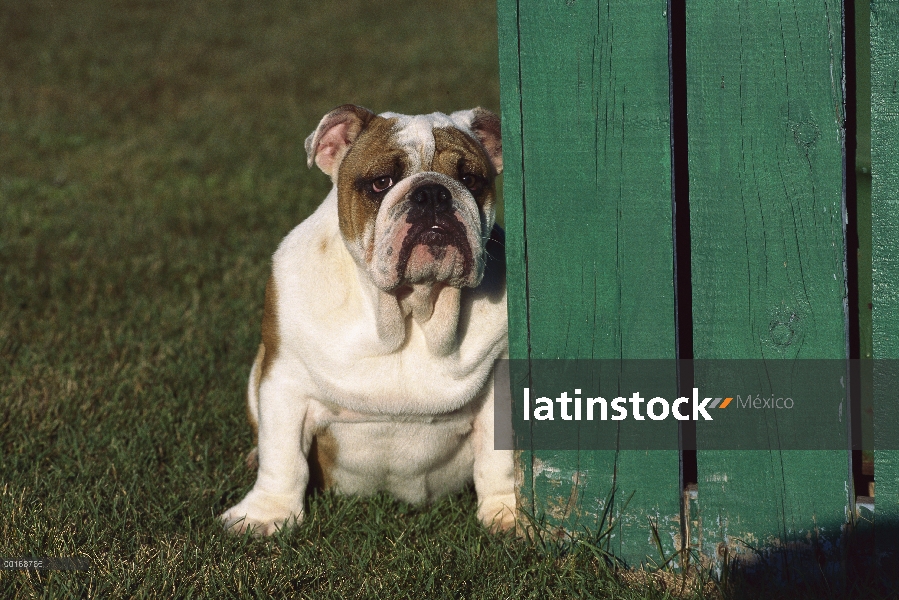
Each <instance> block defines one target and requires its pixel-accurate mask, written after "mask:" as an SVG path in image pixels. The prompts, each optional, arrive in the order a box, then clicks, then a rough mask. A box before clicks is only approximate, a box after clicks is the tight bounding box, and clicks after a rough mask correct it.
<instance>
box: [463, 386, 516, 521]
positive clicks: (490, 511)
mask: <svg viewBox="0 0 899 600" xmlns="http://www.w3.org/2000/svg"><path fill="white" fill-rule="evenodd" d="M493 394H494V391H493V376H491V377H490V380H489V381H488V382H487V386H486V388H485V390H484V392H483V400H482V401H481V405H480V407H479V410H478V413H477V416H476V417H475V423H474V430H473V431H472V443H473V444H474V489H475V491H476V492H477V494H478V518H479V519H480V520H481V522H482V523H483V524H484V525H485V526H486V527H488V528H490V529H491V530H493V531H502V530H506V529H511V528H513V527H515V520H516V517H517V512H518V511H517V508H516V499H515V461H514V456H513V453H512V450H494V449H493V446H494V444H493V438H494V433H493V431H494V430H493V425H494V424H493V419H494V406H493Z"/></svg>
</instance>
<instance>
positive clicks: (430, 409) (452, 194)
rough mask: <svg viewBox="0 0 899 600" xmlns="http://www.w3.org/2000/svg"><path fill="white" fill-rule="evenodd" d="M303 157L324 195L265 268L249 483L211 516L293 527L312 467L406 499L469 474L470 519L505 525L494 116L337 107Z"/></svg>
mask: <svg viewBox="0 0 899 600" xmlns="http://www.w3.org/2000/svg"><path fill="white" fill-rule="evenodd" d="M306 150H307V153H308V156H309V163H310V165H311V164H312V163H313V162H314V163H315V164H317V165H318V166H319V167H320V168H321V170H322V171H323V172H325V173H326V174H327V175H329V176H330V177H331V179H332V181H333V182H334V187H333V188H332V190H331V192H330V193H329V194H328V196H327V197H326V198H325V200H324V202H323V203H322V204H321V206H320V207H319V208H318V209H317V210H316V211H315V212H314V213H313V214H312V215H311V216H310V217H309V218H308V219H306V220H305V221H303V222H302V223H301V224H300V225H298V226H297V227H296V228H295V229H294V230H293V231H292V232H291V233H290V234H288V236H287V237H286V238H285V239H284V240H283V241H282V242H281V245H280V246H279V247H278V250H277V252H276V253H275V255H274V257H273V263H272V275H271V278H270V279H269V282H268V284H267V286H266V300H265V311H264V318H263V323H262V345H261V346H260V349H259V353H258V355H257V357H256V360H255V362H254V364H253V368H252V372H251V375H250V382H249V389H248V402H247V409H248V413H249V417H250V422H251V424H252V425H253V426H254V429H256V430H257V435H258V438H257V439H258V454H257V457H258V469H259V470H258V477H257V480H256V484H255V485H254V486H253V489H252V490H251V491H250V492H249V493H248V494H247V495H246V497H245V498H244V499H243V500H242V501H241V502H240V503H239V504H237V505H236V506H234V507H232V508H230V509H229V510H227V511H226V512H225V513H224V514H223V515H222V516H221V519H222V520H223V521H224V523H225V525H226V527H228V528H230V529H232V530H235V531H243V530H246V529H252V530H254V531H255V532H257V533H262V534H271V533H273V532H274V531H275V530H276V529H278V528H280V527H283V526H285V525H286V526H289V525H291V524H293V523H295V522H298V521H300V520H302V518H303V514H304V506H303V500H304V493H305V491H306V488H307V485H309V482H310V476H311V475H316V474H317V475H318V477H319V478H320V479H321V483H322V484H323V485H324V486H325V487H329V488H331V489H333V490H335V491H336V492H338V493H343V494H361V495H368V494H373V493H376V492H379V491H386V492H389V493H391V494H393V495H394V496H395V497H397V498H399V499H401V500H404V501H408V502H426V501H429V500H432V499H434V498H436V497H438V496H440V495H443V494H446V493H449V492H452V491H455V490H458V489H460V488H462V487H464V486H465V485H466V484H468V483H469V482H471V481H473V482H474V486H475V490H476V492H477V495H478V516H479V518H480V519H481V521H482V522H483V523H484V524H485V525H487V526H489V527H491V528H502V529H505V528H509V527H511V526H513V525H514V523H515V514H516V512H515V511H516V508H515V506H516V500H515V488H514V469H513V458H512V453H511V451H500V450H494V447H493V446H494V444H493V415H494V413H493V366H494V361H495V360H496V359H498V358H501V357H504V356H506V354H507V325H506V323H507V320H506V286H505V270H504V261H503V257H502V255H501V253H502V242H501V231H499V230H498V229H496V228H495V227H494V210H495V189H494V178H495V177H496V175H497V174H498V173H499V172H501V171H502V142H501V138H500V131H499V120H498V118H497V117H496V116H495V115H493V114H492V113H490V112H489V111H486V110H483V109H480V108H476V109H473V110H470V111H462V112H456V113H453V114H451V115H445V114H442V113H433V114H430V115H419V116H406V115H397V114H393V113H384V114H382V115H374V114H373V113H371V112H369V111H367V110H366V109H363V108H360V107H356V106H351V105H346V106H342V107H339V108H337V109H335V110H333V111H331V112H330V113H328V114H327V115H326V116H325V117H324V118H323V119H322V121H321V123H320V124H319V126H318V128H317V129H316V131H315V132H314V133H313V134H312V135H310V136H309V138H308V139H307V140H306ZM388 183H389V185H387V184H388ZM385 186H386V189H385ZM429 211H430V212H429ZM313 445H314V446H313Z"/></svg>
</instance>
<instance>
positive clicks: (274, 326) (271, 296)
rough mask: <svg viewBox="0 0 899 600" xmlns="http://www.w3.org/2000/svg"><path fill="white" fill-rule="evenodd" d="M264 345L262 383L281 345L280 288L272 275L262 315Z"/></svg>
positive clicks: (260, 377)
mask: <svg viewBox="0 0 899 600" xmlns="http://www.w3.org/2000/svg"><path fill="white" fill-rule="evenodd" d="M262 344H263V346H264V347H265V349H264V351H263V353H262V369H261V370H260V373H259V379H260V381H261V380H262V379H264V378H265V376H266V374H267V373H268V371H269V369H270V368H271V366H272V363H273V362H274V361H275V358H277V356H278V349H279V347H280V344H281V340H280V337H279V335H278V288H277V287H276V286H275V276H274V275H270V276H269V278H268V283H266V284H265V309H264V311H263V313H262Z"/></svg>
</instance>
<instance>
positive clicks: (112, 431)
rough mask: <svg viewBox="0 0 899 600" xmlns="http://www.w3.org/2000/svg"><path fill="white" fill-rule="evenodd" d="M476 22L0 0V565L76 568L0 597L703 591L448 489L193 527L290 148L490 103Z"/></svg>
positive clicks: (230, 403)
mask: <svg viewBox="0 0 899 600" xmlns="http://www.w3.org/2000/svg"><path fill="white" fill-rule="evenodd" d="M495 31H496V22H495V15H494V6H493V3H492V2H490V1H486V2H482V1H470V2H459V1H458V0H453V1H449V0H436V1H430V2H414V1H411V0H410V1H404V0H394V1H392V2H390V3H386V4H385V3H377V4H376V3H370V2H364V1H362V0H345V1H343V2H341V3H339V4H337V3H335V4H333V5H329V6H323V5H322V4H321V3H312V2H308V3H306V2H298V1H296V0H290V1H288V0H271V1H269V2H260V3H253V2H249V1H247V0H195V1H192V2H178V1H175V0H142V1H141V0H131V1H112V0H66V1H65V2H52V1H50V0H29V1H28V2H23V1H21V0H0V455H2V462H0V557H4V558H12V557H40V556H51V557H53V556H56V557H60V556H88V557H90V558H91V560H92V568H91V570H89V571H87V572H67V571H55V572H45V573H28V572H12V571H0V597H26V598H27V597H48V598H63V597H72V596H75V597H104V598H105V597H155V596H161V595H163V594H170V595H173V596H177V597H199V598H203V597H258V596H263V597H264V596H266V595H273V596H292V595H296V596H307V597H335V598H345V597H346V598H350V597H379V598H380V597H422V598H424V597H427V598H442V597H453V598H456V597H472V598H528V597H532V598H569V597H599V598H613V597H614V598H670V597H672V596H673V595H677V596H678V597H688V598H689V597H697V598H698V597H702V593H700V591H699V590H700V588H701V587H702V586H703V585H704V584H705V582H704V580H703V579H702V578H699V579H696V578H689V579H685V580H681V579H678V578H677V577H675V576H672V575H665V576H664V577H661V576H660V577H647V578H641V577H640V576H635V575H633V574H627V575H625V574H622V573H621V572H618V571H617V570H616V568H615V562H614V560H613V559H611V558H610V557H609V556H608V555H607V554H606V553H604V552H602V551H601V549H598V545H597V544H598V542H597V540H595V539H594V540H593V543H590V539H589V538H585V539H584V540H582V541H581V542H572V541H571V540H561V541H559V540H556V539H554V538H552V537H551V536H549V535H547V534H546V532H545V531H544V533H542V534H540V535H539V536H538V537H537V539H536V540H532V541H531V542H526V541H520V540H516V539H513V538H511V537H503V536H493V535H490V534H488V533H486V532H485V531H484V530H483V529H482V528H481V527H480V525H479V524H478V523H477V521H476V519H475V517H474V507H475V500H474V498H473V495H472V493H471V492H467V493H462V494H460V495H457V496H453V497H450V498H446V499H444V500H442V501H440V502H438V503H436V504H435V505H433V506H430V507H423V508H422V507H419V508H416V507H410V506H406V505H402V504H398V503H395V502H393V501H391V500H390V499H388V498H386V497H381V496H378V497H375V498H372V499H367V500H362V499H357V498H339V497H335V496H332V495H327V494H325V495H320V496H315V497H312V498H310V501H309V502H310V506H309V512H308V516H307V520H306V521H305V522H304V523H303V524H302V525H301V526H300V527H299V528H297V529H296V530H294V531H291V532H289V533H284V534H281V535H277V536H275V537H274V538H272V539H266V540H260V539H253V538H248V537H235V536H230V535H226V534H224V533H223V531H222V530H221V528H220V527H219V525H218V523H217V522H216V519H215V516H216V515H217V514H219V513H221V512H222V511H223V510H224V509H225V508H227V507H228V506H230V505H232V504H234V503H235V502H236V501H238V500H239V499H240V498H241V497H242V495H243V494H244V493H245V492H246V491H247V490H248V489H249V487H250V486H251V485H252V482H253V480H254V473H252V472H250V471H248V470H247V469H246V467H245V466H244V464H243V457H244V455H245V453H246V452H247V450H248V449H249V448H250V446H251V444H252V439H251V433H250V430H249V427H248V426H247V424H246V423H245V420H244V412H243V394H244V387H245V382H246V378H247V375H248V371H249V366H250V362H251V360H252V358H253V355H254V352H255V349H256V345H257V343H258V341H259V323H260V320H261V311H262V296H263V290H264V285H265V280H266V278H267V274H268V268H269V257H270V255H271V253H272V252H273V251H274V249H275V247H276V246H277V244H278V242H279V241H280V239H281V238H282V237H283V236H284V235H285V234H286V233H287V232H288V231H289V230H290V229H291V228H292V227H293V226H294V225H295V224H296V223H298V222H299V221H300V220H301V219H302V218H303V217H304V216H306V215H307V214H309V213H310V212H311V211H312V210H313V209H314V207H315V206H316V205H317V204H318V202H319V201H320V200H321V198H323V196H324V194H325V193H326V191H327V188H328V182H327V180H326V178H325V177H324V176H323V175H321V174H320V173H318V172H317V171H310V170H308V169H307V167H306V164H305V161H306V157H305V153H304V150H303V139H304V138H305V136H306V135H307V134H308V133H309V132H310V131H312V129H313V128H314V127H315V125H316V123H317V122H318V119H319V118H320V117H321V116H322V115H323V114H324V113H325V112H326V111H327V110H329V109H330V108H332V107H333V106H336V105H338V104H342V103H345V102H355V103H358V104H362V105H364V106H367V107H369V108H372V109H374V110H376V111H382V110H394V111H399V112H430V111H433V110H441V111H445V112H449V111H452V110H457V109H461V108H468V107H472V106H476V105H482V106H485V107H487V108H492V109H494V110H497V109H498V104H499V100H498V88H499V86H498V74H497V65H496V56H497V48H496V35H495ZM538 531H540V529H539V528H538ZM705 589H706V591H708V590H709V589H711V588H708V587H706V588H705Z"/></svg>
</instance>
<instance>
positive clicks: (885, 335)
mask: <svg viewBox="0 0 899 600" xmlns="http://www.w3.org/2000/svg"><path fill="white" fill-rule="evenodd" d="M897 32H899V3H897V2H896V1H895V0H891V1H885V0H872V1H871V177H872V186H871V191H872V193H871V197H872V199H871V204H872V238H873V243H872V245H873V267H874V268H873V272H874V275H873V277H874V283H873V286H874V300H873V304H874V311H873V346H874V359H875V364H881V367H880V368H876V370H877V371H878V372H880V373H881V374H882V375H886V376H885V377H882V378H881V379H879V380H876V383H877V387H876V388H875V396H874V401H875V415H874V436H875V438H874V444H875V452H874V480H875V496H874V499H875V536H876V544H877V549H878V551H879V552H890V553H892V554H891V556H892V559H893V566H892V568H894V569H899V557H897V554H899V451H897V450H896V448H897V442H899V399H897V397H896V390H897V389H899V388H897V378H896V374H895V371H896V365H895V360H896V359H899V83H897V81H899V34H897ZM883 361H890V363H884V362H883ZM884 366H887V367H888V368H887V369H884V368H883V367H884ZM889 371H892V373H891V372H889ZM894 573H895V571H894Z"/></svg>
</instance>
